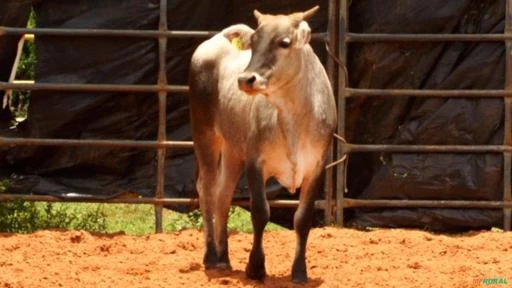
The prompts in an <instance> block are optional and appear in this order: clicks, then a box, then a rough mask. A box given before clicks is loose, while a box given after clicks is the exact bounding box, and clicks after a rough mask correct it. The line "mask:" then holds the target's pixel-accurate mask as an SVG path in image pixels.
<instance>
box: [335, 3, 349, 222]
mask: <svg viewBox="0 0 512 288" xmlns="http://www.w3.org/2000/svg"><path fill="white" fill-rule="evenodd" d="M339 5H340V7H339V8H340V9H339V14H338V25H339V26H338V27H339V28H338V33H339V35H340V41H339V43H338V49H337V53H336V56H337V57H338V59H339V60H340V61H343V63H342V64H345V63H347V62H346V61H347V42H346V41H345V38H346V37H345V35H346V33H348V30H349V28H348V17H349V16H348V8H349V3H348V1H347V0H341V1H340V3H339ZM344 69H345V67H342V66H341V65H338V71H337V72H338V83H337V84H338V90H337V92H338V93H337V97H336V98H337V102H338V104H337V106H338V107H337V110H338V127H337V134H338V135H339V136H341V137H342V138H344V137H345V117H346V98H345V97H346V89H345V87H347V86H348V85H349V83H346V81H347V80H348V75H346V74H345V73H346V70H344ZM335 143H336V156H337V158H338V159H341V158H342V157H343V152H344V147H343V143H342V142H340V141H336V142H335ZM345 169H346V161H345V162H344V163H342V164H341V165H338V166H336V178H335V179H336V180H335V181H336V224H337V225H338V226H339V227H343V220H344V213H343V212H344V211H343V207H344V196H345V190H346V181H345V180H346V179H345Z"/></svg>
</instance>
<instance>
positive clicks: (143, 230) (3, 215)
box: [0, 185, 285, 235]
mask: <svg viewBox="0 0 512 288" xmlns="http://www.w3.org/2000/svg"><path fill="white" fill-rule="evenodd" d="M0 187H1V185H0ZM154 215H155V214H154V208H153V206H152V205H145V204H144V205H142V204H141V205H129V204H95V203H51V202H28V201H11V202H3V203H0V232H13V233H31V232H34V231H37V230H41V229H55V228H58V229H72V230H86V231H90V232H101V233H117V232H120V231H122V232H124V233H126V234H128V235H146V234H151V233H154V231H155V218H154V217H155V216H154ZM162 220H163V224H164V226H163V230H164V232H175V231H181V230H185V229H197V230H199V229H202V227H203V219H202V217H201V213H200V211H199V210H194V211H192V212H189V213H177V212H174V211H171V210H167V209H164V211H163V219H162ZM228 229H229V230H230V231H239V232H246V233H251V232H252V223H251V216H250V213H249V212H247V211H246V210H244V209H242V208H238V207H232V208H231V209H230V211H229V222H228ZM284 229H285V228H283V227H281V226H278V225H276V224H272V223H269V225H267V228H266V230H267V231H276V230H284Z"/></svg>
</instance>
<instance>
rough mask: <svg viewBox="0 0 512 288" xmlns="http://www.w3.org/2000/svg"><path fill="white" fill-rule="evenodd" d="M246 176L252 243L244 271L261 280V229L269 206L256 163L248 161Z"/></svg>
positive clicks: (263, 277) (263, 256) (264, 223)
mask: <svg viewBox="0 0 512 288" xmlns="http://www.w3.org/2000/svg"><path fill="white" fill-rule="evenodd" d="M247 177H248V180H249V189H250V191H251V220H252V227H253V243H252V249H251V254H250V256H249V262H248V263H247V267H246V269H245V273H246V274H247V277H249V278H250V279H254V280H259V281H263V280H264V279H265V254H264V253H263V243H262V240H263V230H264V229H265V226H266V225H267V223H268V220H269V218H270V208H269V206H268V201H267V197H266V195H265V179H264V178H263V174H262V170H261V168H260V167H259V166H258V164H257V163H254V162H253V163H249V165H248V167H247Z"/></svg>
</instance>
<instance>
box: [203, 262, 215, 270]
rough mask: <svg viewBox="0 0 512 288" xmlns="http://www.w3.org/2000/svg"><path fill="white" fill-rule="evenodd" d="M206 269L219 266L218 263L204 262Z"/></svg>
mask: <svg viewBox="0 0 512 288" xmlns="http://www.w3.org/2000/svg"><path fill="white" fill-rule="evenodd" d="M203 264H204V269H206V270H211V269H215V268H217V263H203Z"/></svg>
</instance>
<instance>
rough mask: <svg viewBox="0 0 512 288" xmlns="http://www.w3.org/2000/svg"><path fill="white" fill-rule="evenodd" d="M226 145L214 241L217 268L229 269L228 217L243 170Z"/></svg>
mask: <svg viewBox="0 0 512 288" xmlns="http://www.w3.org/2000/svg"><path fill="white" fill-rule="evenodd" d="M232 151H233V150H231V149H230V148H229V147H227V146H226V145H224V146H223V148H222V153H221V159H220V172H219V175H218V176H219V177H218V181H219V182H218V183H219V185H218V190H217V193H216V203H215V211H214V214H215V224H214V225H215V240H216V242H217V255H218V257H219V258H218V263H217V267H218V268H223V269H224V268H227V269H230V268H231V265H230V262H229V251H228V230H227V229H228V225H227V224H228V223H227V222H228V217H229V208H230V207H231V200H232V198H233V193H234V191H235V188H236V184H237V183H238V180H239V179H240V175H241V174H242V171H243V168H244V166H243V165H244V162H243V160H242V159H241V158H240V157H239V156H238V155H236V154H235V153H233V152H232Z"/></svg>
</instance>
